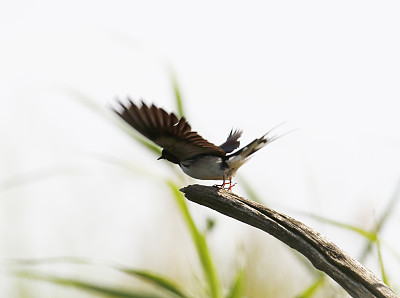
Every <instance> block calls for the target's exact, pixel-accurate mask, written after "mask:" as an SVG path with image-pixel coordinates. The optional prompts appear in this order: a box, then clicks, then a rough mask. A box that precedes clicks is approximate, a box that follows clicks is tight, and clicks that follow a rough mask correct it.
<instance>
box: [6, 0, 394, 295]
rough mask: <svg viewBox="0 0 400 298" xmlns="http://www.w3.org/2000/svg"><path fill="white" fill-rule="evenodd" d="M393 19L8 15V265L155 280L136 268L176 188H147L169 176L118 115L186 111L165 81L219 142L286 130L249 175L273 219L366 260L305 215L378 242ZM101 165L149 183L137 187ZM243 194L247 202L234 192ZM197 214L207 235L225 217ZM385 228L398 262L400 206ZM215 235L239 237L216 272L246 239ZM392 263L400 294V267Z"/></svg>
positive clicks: (150, 6)
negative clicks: (123, 268)
mask: <svg viewBox="0 0 400 298" xmlns="http://www.w3.org/2000/svg"><path fill="white" fill-rule="evenodd" d="M399 14H400V4H399V3H398V2H397V1H333V2H332V1H330V2H328V1H247V2H246V3H245V2H242V1H201V2H194V1H68V2H67V1H64V2H59V1H14V2H10V1H9V2H3V3H1V4H0V136H1V140H0V243H2V244H1V246H0V258H2V259H4V258H39V257H48V256H66V255H69V256H83V257H91V256H95V257H99V258H107V259H112V260H115V261H119V262H122V263H126V264H129V265H131V266H133V267H135V266H146V264H147V263H146V262H145V261H142V259H141V258H140V257H139V256H142V255H146V253H147V260H149V259H151V258H149V255H152V253H154V254H155V255H156V254H157V252H153V251H152V250H151V249H150V250H147V249H145V247H148V246H149V245H148V244H146V243H151V242H149V241H151V238H152V237H149V236H148V235H152V233H154V230H156V229H158V228H157V227H159V226H160V225H162V222H161V220H160V219H159V218H158V217H159V216H161V215H162V216H163V218H164V220H165V219H166V218H167V219H168V220H170V221H171V225H172V224H173V223H174V222H175V221H178V219H177V218H176V217H179V214H178V213H177V211H171V212H172V214H171V216H169V217H168V216H166V215H165V214H163V210H164V208H167V207H168V208H169V209H168V210H174V203H173V201H172V200H171V199H170V198H167V197H168V194H166V193H167V192H168V189H167V188H166V187H165V185H164V184H162V182H160V183H157V182H155V181H154V180H153V179H152V178H150V179H148V177H147V176H145V175H144V174H141V173H143V171H146V172H149V173H150V174H149V175H150V176H151V177H154V175H160V176H161V177H168V176H169V175H171V171H170V169H169V168H168V167H166V166H165V164H164V162H161V161H157V160H156V158H155V156H153V155H151V154H150V153H148V152H146V150H144V149H143V148H142V147H141V146H140V145H139V144H137V143H136V142H134V141H132V140H131V139H130V137H129V136H128V135H127V134H126V133H124V132H123V130H121V129H120V127H118V125H115V124H118V119H116V118H115V117H113V115H112V113H110V112H109V107H110V106H111V105H112V104H113V101H114V100H115V98H121V99H123V98H125V97H126V96H128V95H129V96H130V97H132V98H133V99H135V100H139V99H144V100H145V101H146V102H149V103H150V102H154V103H155V104H157V105H160V106H162V107H163V108H164V109H166V110H167V111H174V110H175V111H176V106H175V102H174V94H173V89H172V87H171V81H170V75H171V72H172V73H174V74H175V76H176V79H177V81H178V83H179V86H180V88H181V92H182V95H183V98H184V108H185V111H186V118H187V119H188V120H189V122H190V123H191V125H192V128H193V129H194V130H196V131H198V132H199V134H200V135H202V136H204V137H205V138H206V139H207V140H209V141H211V142H214V143H216V144H220V143H222V142H223V141H224V140H225V138H226V136H227V134H228V133H229V131H230V129H231V128H241V129H243V130H244V135H243V138H242V144H243V145H244V144H246V143H247V142H250V141H252V140H253V139H254V138H256V137H260V136H261V135H262V134H264V133H265V132H266V131H268V130H269V129H270V128H272V127H273V126H275V125H277V124H279V123H281V122H285V123H284V125H283V126H281V127H279V129H278V130H277V133H284V132H286V131H290V130H293V129H294V131H293V132H292V133H290V134H288V135H285V136H284V137H282V138H281V139H279V140H277V141H276V142H274V143H273V144H271V146H270V147H266V148H264V149H263V150H261V151H259V152H257V154H255V156H254V157H253V158H252V159H251V160H250V161H249V162H248V163H247V164H246V165H245V166H244V167H243V168H242V169H241V170H240V171H239V175H241V176H242V177H243V178H245V179H246V181H248V182H249V183H250V184H251V185H252V186H253V187H254V188H255V190H256V191H257V192H258V193H260V194H261V196H262V198H263V200H265V203H266V204H268V205H269V206H271V207H273V208H276V209H278V210H281V211H283V212H286V213H288V214H289V215H291V216H293V217H296V218H299V219H300V220H304V221H305V222H306V223H308V224H310V225H312V226H313V227H315V228H316V229H317V230H319V231H321V232H322V233H323V234H325V235H326V236H328V238H330V239H331V240H333V241H334V242H336V243H337V244H338V245H339V246H340V247H342V248H343V249H345V250H346V251H348V252H349V253H350V254H351V255H352V256H354V257H357V256H358V255H359V253H360V251H361V250H362V245H363V241H362V240H361V238H357V241H352V239H353V235H352V234H350V235H349V232H348V231H343V230H339V229H337V228H333V227H330V226H327V225H324V224H321V223H318V222H316V221H312V220H311V219H310V218H308V217H305V216H304V215H302V214H301V213H300V212H299V211H301V212H311V213H313V214H318V215H321V216H325V217H328V218H331V219H334V220H337V221H341V222H344V223H349V224H353V225H358V226H361V227H363V228H370V227H372V226H373V224H374V223H375V222H376V220H377V219H378V218H379V216H380V215H381V213H382V212H383V210H384V208H385V206H386V205H387V204H388V202H389V200H390V198H391V196H392V194H393V192H394V191H395V188H396V185H397V184H398V183H399V181H400V154H399V153H400V116H399V111H400V87H399V86H400V85H399V82H400V55H399V53H400V38H399V35H400V18H399ZM83 98H87V99H88V100H89V101H90V102H91V103H92V104H93V105H95V106H96V108H97V111H98V112H100V113H96V112H95V111H94V110H93V109H91V108H90V107H88V105H87V104H85V103H87V101H85V100H83ZM104 156H107V157H114V158H118V159H119V160H122V161H126V162H127V163H131V164H133V165H134V166H135V167H137V168H140V169H142V170H140V171H137V172H135V171H134V172H135V173H136V174H133V175H132V174H131V173H129V171H126V170H124V169H122V168H118V167H116V166H112V165H110V164H107V163H106V162H104V159H105V157H104ZM21 175H22V176H21ZM18 177H23V178H18ZM24 179H25V180H26V183H23V182H24V181H25V180H24ZM10 181H11V182H10ZM13 181H17V182H18V183H20V184H18V186H13V185H12V183H13ZM21 181H22V183H21ZM188 181H189V182H190V183H193V182H194V181H193V180H188ZM196 182H197V183H206V184H208V185H212V184H213V183H214V182H213V181H206V182H202V181H196ZM10 185H11V186H10ZM182 186H185V184H182ZM235 192H237V193H239V194H242V195H245V192H244V190H243V189H242V188H241V187H240V183H239V185H238V187H237V188H236V190H235ZM191 211H192V212H193V213H194V214H195V217H196V218H197V219H198V220H199V222H201V221H202V218H203V217H204V216H205V214H212V215H213V216H216V215H215V214H214V213H208V211H205V210H204V208H202V207H200V206H194V205H191ZM174 212H175V213H174ZM392 212H393V215H392V216H391V217H390V218H389V219H388V222H387V224H386V227H385V229H384V230H383V231H382V238H383V242H385V243H387V245H388V247H390V248H393V249H394V250H395V251H397V253H400V242H399V241H398V239H396V238H398V237H396V236H395V235H397V233H398V228H399V226H400V220H399V218H400V217H399V213H400V210H399V207H397V208H396V207H394V209H393V210H392ZM218 218H219V220H220V221H221V222H224V221H226V222H227V223H226V225H227V227H229V228H226V229H227V230H228V231H229V232H230V233H233V234H232V235H231V236H222V235H221V237H219V238H218V237H216V238H218V240H215V241H216V242H215V243H214V244H213V245H214V246H213V247H214V248H213V249H214V250H215V254H216V255H218V256H221V258H223V256H222V255H223V253H221V249H222V248H221V247H223V243H224V241H227V242H229V243H231V242H230V241H232V242H235V241H236V242H240V237H241V236H240V235H241V234H239V235H235V234H234V232H235V230H234V229H232V228H231V226H230V225H232V221H231V220H229V219H225V218H223V217H218ZM221 225H222V226H223V224H221ZM237 226H238V225H236V226H235V227H237ZM175 232H176V231H175ZM168 233H169V232H168V231H163V234H164V235H165V234H168ZM238 233H240V231H239V232H238ZM223 234H224V235H226V233H223ZM127 235H132V239H136V241H138V239H141V240H140V241H138V242H135V241H134V240H127V239H129V238H130V236H129V237H127ZM158 237H161V236H158ZM164 237H166V239H164V240H163V243H164V244H165V243H169V242H168V239H169V238H168V237H167V236H164ZM224 237H226V238H224ZM236 242H235V243H236ZM141 243H144V244H143V245H142V247H140V246H141ZM165 245H167V244H165ZM170 245H171V247H173V244H170ZM152 249H155V248H152ZM188 249H190V248H188ZM158 253H159V254H160V252H158ZM231 253H232V254H234V252H231ZM384 257H386V258H387V260H388V263H390V264H391V265H390V266H389V265H387V267H388V273H389V275H390V274H391V277H392V282H393V283H394V284H395V285H396V286H397V287H399V286H400V279H399V278H398V276H399V275H398V273H399V272H400V270H399V269H400V266H399V260H398V259H397V260H396V259H395V258H393V255H391V253H389V252H388V251H386V252H385V253H384ZM375 260H376V259H375ZM164 262H167V260H164ZM369 266H370V267H371V268H372V269H373V270H374V271H375V270H378V269H379V267H378V265H377V264H376V263H374V262H371V263H370V264H369ZM149 267H151V265H149ZM396 274H397V276H396ZM7 286H9V285H7Z"/></svg>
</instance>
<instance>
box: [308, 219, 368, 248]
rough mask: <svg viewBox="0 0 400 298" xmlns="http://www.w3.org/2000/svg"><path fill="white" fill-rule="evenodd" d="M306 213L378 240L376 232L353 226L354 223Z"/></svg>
mask: <svg viewBox="0 0 400 298" xmlns="http://www.w3.org/2000/svg"><path fill="white" fill-rule="evenodd" d="M304 214H305V215H307V216H309V217H312V218H314V219H316V220H319V221H322V222H325V223H328V224H331V225H333V226H337V227H339V228H344V229H346V230H350V231H353V232H356V233H357V234H360V235H361V236H363V237H365V238H367V239H368V240H369V241H371V242H375V241H376V234H375V233H373V232H369V231H367V230H364V229H361V228H359V227H356V226H352V225H349V224H345V223H341V222H338V221H335V220H332V219H329V218H326V217H323V216H319V215H314V214H311V213H304Z"/></svg>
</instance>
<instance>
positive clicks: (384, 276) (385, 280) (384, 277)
mask: <svg viewBox="0 0 400 298" xmlns="http://www.w3.org/2000/svg"><path fill="white" fill-rule="evenodd" d="M376 248H377V250H378V260H379V267H380V268H381V274H382V281H383V282H384V283H385V284H386V285H387V286H390V285H389V279H388V276H387V275H386V270H385V266H384V264H383V257H382V250H381V242H380V240H379V237H378V235H377V236H376Z"/></svg>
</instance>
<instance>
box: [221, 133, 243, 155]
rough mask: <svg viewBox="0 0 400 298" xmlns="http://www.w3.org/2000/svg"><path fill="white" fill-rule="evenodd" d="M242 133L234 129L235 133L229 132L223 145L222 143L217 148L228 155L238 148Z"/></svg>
mask: <svg viewBox="0 0 400 298" xmlns="http://www.w3.org/2000/svg"><path fill="white" fill-rule="evenodd" d="M242 133H243V132H242V131H241V130H239V129H236V130H235V131H233V129H232V130H231V132H230V133H229V136H228V138H227V139H226V141H225V143H223V144H222V145H220V146H219V147H220V148H221V149H222V150H224V152H225V153H230V152H232V151H233V150H235V149H237V148H239V146H240V141H238V140H239V138H240V137H241V135H242Z"/></svg>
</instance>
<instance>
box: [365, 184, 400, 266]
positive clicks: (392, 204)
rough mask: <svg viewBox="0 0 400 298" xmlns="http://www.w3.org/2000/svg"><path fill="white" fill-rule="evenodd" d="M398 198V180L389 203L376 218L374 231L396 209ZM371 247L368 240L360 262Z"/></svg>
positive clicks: (399, 191)
mask: <svg viewBox="0 0 400 298" xmlns="http://www.w3.org/2000/svg"><path fill="white" fill-rule="evenodd" d="M399 199H400V180H399V181H398V182H397V185H396V187H395V189H394V191H393V194H392V196H391V198H390V200H389V203H388V204H387V206H386V208H385V211H384V212H383V213H382V215H381V216H380V218H379V220H378V224H377V227H376V233H379V232H380V231H381V230H382V229H383V227H384V225H385V223H386V221H387V220H388V219H389V217H390V216H391V215H392V212H393V210H395V209H396V208H395V207H396V205H397V203H398V201H399ZM371 249H372V243H371V242H368V243H367V244H366V246H365V248H364V250H363V252H362V254H361V257H360V261H361V262H363V261H364V260H365V259H366V258H367V256H368V254H369V253H370V251H371Z"/></svg>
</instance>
